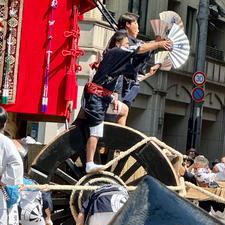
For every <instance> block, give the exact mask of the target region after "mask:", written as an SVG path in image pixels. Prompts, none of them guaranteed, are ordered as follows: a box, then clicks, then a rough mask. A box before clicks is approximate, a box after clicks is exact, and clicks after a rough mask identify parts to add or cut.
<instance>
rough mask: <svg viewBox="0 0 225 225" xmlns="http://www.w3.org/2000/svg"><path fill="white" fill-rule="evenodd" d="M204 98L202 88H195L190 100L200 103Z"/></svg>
mask: <svg viewBox="0 0 225 225" xmlns="http://www.w3.org/2000/svg"><path fill="white" fill-rule="evenodd" d="M204 96H205V92H204V90H203V88H201V87H196V88H194V89H193V91H192V98H193V99H194V100H195V101H196V102H200V101H202V99H203V98H204Z"/></svg>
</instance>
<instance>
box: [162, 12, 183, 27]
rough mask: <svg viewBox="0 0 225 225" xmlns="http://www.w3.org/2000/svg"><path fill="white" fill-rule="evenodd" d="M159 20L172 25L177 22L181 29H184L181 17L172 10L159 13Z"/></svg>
mask: <svg viewBox="0 0 225 225" xmlns="http://www.w3.org/2000/svg"><path fill="white" fill-rule="evenodd" d="M159 17H160V19H161V20H163V21H165V22H167V23H168V24H170V25H171V27H172V25H173V24H177V25H178V26H179V27H180V28H181V29H182V30H184V24H183V22H182V20H181V17H180V16H179V15H178V14H177V13H176V12H174V11H163V12H161V13H160V14H159Z"/></svg>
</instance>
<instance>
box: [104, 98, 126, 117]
mask: <svg viewBox="0 0 225 225" xmlns="http://www.w3.org/2000/svg"><path fill="white" fill-rule="evenodd" d="M122 105H123V103H122V102H121V101H118V110H114V109H113V108H114V104H112V103H110V104H109V107H108V109H107V111H106V113H107V114H113V115H119V114H120V112H121V109H122Z"/></svg>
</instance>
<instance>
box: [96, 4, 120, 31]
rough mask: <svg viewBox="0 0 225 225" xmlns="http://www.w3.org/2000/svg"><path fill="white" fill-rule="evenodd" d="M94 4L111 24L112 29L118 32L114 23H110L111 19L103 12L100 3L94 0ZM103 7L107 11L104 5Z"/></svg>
mask: <svg viewBox="0 0 225 225" xmlns="http://www.w3.org/2000/svg"><path fill="white" fill-rule="evenodd" d="M93 2H94V3H95V5H96V7H97V8H98V10H99V11H100V12H101V14H102V15H103V16H104V17H105V19H106V20H107V22H108V23H109V24H110V26H111V27H112V29H113V30H114V31H115V32H116V31H117V29H116V28H115V26H114V25H113V23H112V22H111V21H110V19H109V18H108V17H107V16H106V14H105V13H104V12H103V10H102V9H101V8H100V7H99V5H98V3H97V2H96V1H95V0H93ZM102 7H103V8H104V9H105V7H104V5H103V6H102ZM107 11H108V10H107ZM108 13H109V14H110V12H109V11H108ZM116 25H117V24H116Z"/></svg>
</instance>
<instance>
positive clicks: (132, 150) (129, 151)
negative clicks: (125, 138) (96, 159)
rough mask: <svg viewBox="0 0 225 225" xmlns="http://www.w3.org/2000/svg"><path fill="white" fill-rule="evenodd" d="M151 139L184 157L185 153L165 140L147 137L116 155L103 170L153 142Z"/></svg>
mask: <svg viewBox="0 0 225 225" xmlns="http://www.w3.org/2000/svg"><path fill="white" fill-rule="evenodd" d="M151 141H152V142H155V143H156V144H157V145H159V146H160V147H163V148H165V149H167V150H169V151H170V152H172V153H173V154H176V155H178V156H179V157H182V158H183V155H182V154H181V153H180V152H178V151H176V150H175V149H173V148H171V147H170V146H168V145H166V144H165V143H164V142H162V141H159V140H158V139H157V138H155V137H146V138H145V139H143V140H141V141H139V142H138V143H137V144H135V145H133V146H132V147H131V148H129V149H128V150H126V151H124V152H121V153H120V155H119V156H118V157H116V158H115V159H113V160H111V161H109V162H108V163H107V164H105V165H104V167H103V168H102V170H106V169H107V168H109V167H110V166H112V165H113V164H115V163H117V162H118V161H119V160H121V159H122V158H124V157H126V156H128V155H130V154H131V153H132V152H134V151H135V150H136V149H138V148H140V147H141V146H142V145H144V144H147V143H148V142H151Z"/></svg>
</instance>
